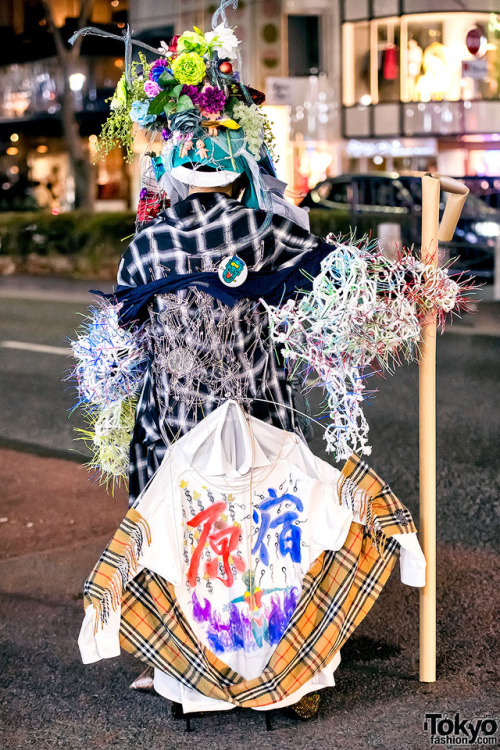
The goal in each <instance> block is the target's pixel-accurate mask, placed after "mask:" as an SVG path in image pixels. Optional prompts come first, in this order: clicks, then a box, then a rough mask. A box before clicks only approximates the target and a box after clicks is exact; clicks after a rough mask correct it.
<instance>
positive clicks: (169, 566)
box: [136, 451, 184, 586]
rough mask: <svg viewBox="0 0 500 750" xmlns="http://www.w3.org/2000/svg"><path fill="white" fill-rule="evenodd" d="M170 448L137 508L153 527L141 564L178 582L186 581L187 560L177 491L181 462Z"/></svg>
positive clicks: (173, 582) (176, 583)
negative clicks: (185, 568) (176, 465)
mask: <svg viewBox="0 0 500 750" xmlns="http://www.w3.org/2000/svg"><path fill="white" fill-rule="evenodd" d="M178 459H179V457H178V456H177V460H176V458H175V455H174V454H173V452H172V451H169V452H168V453H167V454H166V455H165V457H164V459H163V461H162V463H161V465H160V467H159V469H158V470H157V472H156V474H155V475H154V476H153V478H152V479H151V480H150V483H149V484H148V486H147V487H146V489H145V490H144V492H143V495H142V496H141V499H140V500H139V502H138V504H137V506H136V510H137V511H138V512H139V513H141V511H143V513H144V516H145V518H146V519H147V521H148V524H149V527H150V529H151V544H145V545H144V546H143V548H142V552H141V566H142V567H143V568H148V570H151V571H153V572H154V573H157V574H158V575H160V576H161V577H162V578H165V580H167V581H169V583H172V584H174V586H179V585H180V584H181V583H182V580H183V578H182V572H183V569H184V561H183V558H182V549H181V541H180V539H179V533H180V532H181V531H182V528H183V520H182V515H181V512H180V508H179V503H178V502H176V499H177V498H176V492H177V488H178V486H179V479H178V476H177V469H176V472H175V473H174V471H173V466H172V464H173V463H174V462H175V463H176V464H177V463H180V462H179V460H178Z"/></svg>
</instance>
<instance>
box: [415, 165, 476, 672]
mask: <svg viewBox="0 0 500 750" xmlns="http://www.w3.org/2000/svg"><path fill="white" fill-rule="evenodd" d="M441 188H442V189H443V190H444V191H445V192H447V193H450V195H449V196H448V200H447V203H446V208H445V210H444V214H443V218H442V220H441V225H439V197H440V191H441ZM468 192H469V190H468V188H466V187H465V185H463V184H462V183H461V182H457V180H453V179H452V178H451V177H441V176H440V175H438V174H425V175H424V176H423V177H422V250H421V259H422V261H424V262H425V263H427V264H432V265H433V266H434V267H437V263H438V240H441V241H442V242H449V241H450V240H451V239H452V238H453V234H454V232H455V228H456V226H457V222H458V219H459V218H460V214H461V212H462V208H463V206H464V203H465V199H466V198H467V194H468ZM419 462H420V538H421V542H422V550H423V552H424V555H425V559H426V561H427V569H426V582H425V586H424V587H423V588H421V589H420V681H421V682H435V681H436V313H432V314H430V315H428V316H427V317H426V318H425V320H424V322H423V324H422V339H421V345H420V358H419Z"/></svg>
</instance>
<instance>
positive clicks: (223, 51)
mask: <svg viewBox="0 0 500 750" xmlns="http://www.w3.org/2000/svg"><path fill="white" fill-rule="evenodd" d="M205 39H206V40H207V42H208V44H212V46H213V47H215V48H216V49H218V51H219V57H220V58H223V57H230V58H234V57H236V53H237V51H238V44H239V43H240V40H239V39H237V37H236V36H235V33H234V31H233V30H232V29H230V28H229V27H228V26H224V24H223V23H220V24H219V25H218V26H216V27H215V30H214V31H208V32H207V33H206V34H205Z"/></svg>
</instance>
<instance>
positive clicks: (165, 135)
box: [161, 128, 172, 141]
mask: <svg viewBox="0 0 500 750" xmlns="http://www.w3.org/2000/svg"><path fill="white" fill-rule="evenodd" d="M161 137H162V138H163V140H164V141H168V140H170V138H171V137H172V133H171V132H170V130H169V129H168V128H163V130H162V131H161Z"/></svg>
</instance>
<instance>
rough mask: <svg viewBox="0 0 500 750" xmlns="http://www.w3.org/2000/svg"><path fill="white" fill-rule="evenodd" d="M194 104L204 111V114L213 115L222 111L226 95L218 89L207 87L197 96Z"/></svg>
mask: <svg viewBox="0 0 500 750" xmlns="http://www.w3.org/2000/svg"><path fill="white" fill-rule="evenodd" d="M196 104H197V105H198V107H199V108H200V109H204V110H205V112H210V113H211V114H215V113H216V112H220V111H221V110H223V109H224V105H225V104H226V95H225V93H224V92H223V91H221V90H220V89H217V88H214V87H213V86H207V88H205V89H203V91H202V92H201V93H200V94H198V96H197V98H196Z"/></svg>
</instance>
